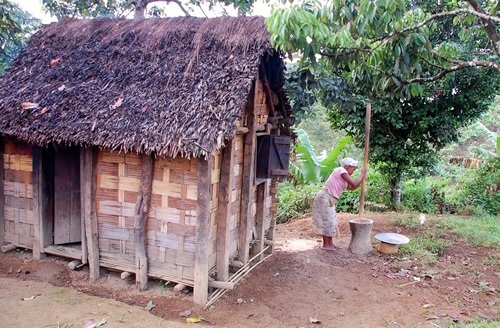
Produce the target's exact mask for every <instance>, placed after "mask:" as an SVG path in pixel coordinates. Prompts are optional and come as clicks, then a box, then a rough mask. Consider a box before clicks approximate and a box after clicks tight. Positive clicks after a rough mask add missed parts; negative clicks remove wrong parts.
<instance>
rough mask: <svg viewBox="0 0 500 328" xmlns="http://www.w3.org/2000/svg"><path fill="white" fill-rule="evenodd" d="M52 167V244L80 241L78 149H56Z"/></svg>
mask: <svg viewBox="0 0 500 328" xmlns="http://www.w3.org/2000/svg"><path fill="white" fill-rule="evenodd" d="M54 169H55V170H54V244H56V245H60V244H67V243H75V242H81V240H82V236H81V232H82V223H81V216H80V151H79V149H78V148H77V147H71V148H66V149H60V150H57V151H56V153H55V163H54Z"/></svg>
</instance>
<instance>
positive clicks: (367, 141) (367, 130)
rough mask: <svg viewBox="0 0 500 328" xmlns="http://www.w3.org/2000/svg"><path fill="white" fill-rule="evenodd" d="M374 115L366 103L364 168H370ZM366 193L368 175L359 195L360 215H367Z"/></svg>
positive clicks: (369, 105)
mask: <svg viewBox="0 0 500 328" xmlns="http://www.w3.org/2000/svg"><path fill="white" fill-rule="evenodd" d="M371 116H372V105H371V104H370V103H368V104H366V119H365V154H364V160H363V169H365V170H366V169H368V149H369V146H370V120H371ZM365 193H366V176H365V177H364V178H363V182H361V196H360V197H359V217H360V218H362V217H364V216H365Z"/></svg>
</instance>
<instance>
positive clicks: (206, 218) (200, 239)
mask: <svg viewBox="0 0 500 328" xmlns="http://www.w3.org/2000/svg"><path fill="white" fill-rule="evenodd" d="M211 166H212V165H211V157H209V159H205V158H200V159H199V165H198V211H197V212H198V217H197V219H196V253H195V260H194V261H195V262H194V291H193V301H194V302H195V303H196V304H205V303H206V302H207V300H208V251H207V249H208V237H209V233H210V200H211V195H210V184H211Z"/></svg>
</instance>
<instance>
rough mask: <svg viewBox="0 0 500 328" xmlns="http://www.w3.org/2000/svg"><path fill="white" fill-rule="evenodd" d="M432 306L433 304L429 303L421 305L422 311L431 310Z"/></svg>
mask: <svg viewBox="0 0 500 328" xmlns="http://www.w3.org/2000/svg"><path fill="white" fill-rule="evenodd" d="M433 306H434V304H430V303H427V304H424V305H422V307H423V308H424V309H428V308H431V307H433Z"/></svg>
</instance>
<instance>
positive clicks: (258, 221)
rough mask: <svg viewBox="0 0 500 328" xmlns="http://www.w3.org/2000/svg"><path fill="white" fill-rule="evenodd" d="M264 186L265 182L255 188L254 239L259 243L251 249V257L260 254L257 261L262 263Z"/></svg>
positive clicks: (264, 212) (264, 209)
mask: <svg viewBox="0 0 500 328" xmlns="http://www.w3.org/2000/svg"><path fill="white" fill-rule="evenodd" d="M266 185H267V180H266V182H265V183H261V184H260V185H258V186H257V199H256V201H255V203H256V204H257V211H256V213H255V230H256V233H257V235H256V236H255V238H256V239H257V240H258V241H259V242H258V243H257V244H256V245H255V246H254V249H253V253H252V255H255V254H258V253H261V254H260V256H259V261H262V260H263V259H264V256H265V255H264V253H263V252H262V250H263V249H264V241H265V238H264V233H265V226H264V218H265V215H266V202H265V199H266Z"/></svg>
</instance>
